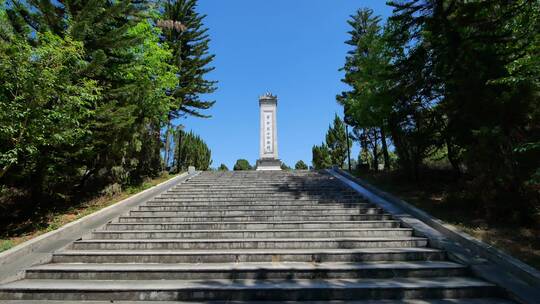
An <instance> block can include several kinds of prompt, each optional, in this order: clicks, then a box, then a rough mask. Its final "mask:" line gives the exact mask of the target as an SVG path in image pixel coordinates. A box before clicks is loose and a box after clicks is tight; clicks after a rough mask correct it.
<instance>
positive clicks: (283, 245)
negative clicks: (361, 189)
mask: <svg viewBox="0 0 540 304" xmlns="http://www.w3.org/2000/svg"><path fill="white" fill-rule="evenodd" d="M427 243H428V241H427V239H426V238H421V237H369V238H368V237H366V238H311V239H301V238H299V239H293V238H289V239H275V238H274V239H249V240H245V239H193V240H178V239H154V240H142V239H141V240H106V239H99V240H98V239H91V240H79V241H75V242H74V243H73V244H72V245H71V249H74V250H125V249H130V250H176V249H183V250H219V249H223V250H226V249H272V248H280V249H336V248H399V247H425V246H427Z"/></svg>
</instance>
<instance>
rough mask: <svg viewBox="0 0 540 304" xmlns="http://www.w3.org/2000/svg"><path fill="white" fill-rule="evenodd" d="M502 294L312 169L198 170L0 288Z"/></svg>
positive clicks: (302, 295) (112, 296)
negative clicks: (22, 276)
mask: <svg viewBox="0 0 540 304" xmlns="http://www.w3.org/2000/svg"><path fill="white" fill-rule="evenodd" d="M502 295H503V294H502V291H501V290H500V289H499V288H498V287H496V286H494V285H492V284H490V283H488V282H485V281H482V280H479V279H476V278H474V277H472V275H471V274H470V273H469V270H468V269H467V267H465V266H463V265H460V264H457V263H454V262H451V261H449V260H447V259H446V254H445V252H442V251H440V250H437V249H433V248H430V247H429V241H428V240H427V239H426V238H423V237H422V236H418V235H416V234H415V233H414V231H413V230H412V229H409V228H406V227H402V225H401V224H400V223H399V222H398V221H396V220H394V219H393V218H392V216H391V215H389V214H386V213H385V212H384V210H381V209H380V208H378V207H377V206H374V205H371V204H369V203H367V202H366V201H364V200H362V198H361V197H360V196H359V195H358V194H357V193H356V192H353V191H352V190H350V189H349V188H347V187H346V186H345V185H344V184H342V183H340V182H339V181H338V180H337V179H335V178H334V177H332V176H331V175H329V174H327V173H322V172H308V171H297V172H282V171H277V172H276V171H272V172H271V171H266V172H261V171H244V172H203V173H201V174H199V175H197V176H195V177H194V178H192V179H190V180H189V181H187V182H185V183H182V184H180V185H177V186H175V187H173V188H172V189H170V190H169V191H167V192H166V193H163V194H161V195H159V196H158V197H156V198H154V199H152V200H151V201H148V202H146V203H144V204H143V205H142V206H140V207H138V208H137V209H136V210H132V211H130V212H129V214H125V215H124V216H121V217H119V218H118V219H116V220H114V221H112V222H110V223H108V224H107V225H106V226H104V227H102V229H100V230H97V231H93V232H91V233H89V234H88V235H87V236H86V237H84V238H83V239H81V240H78V241H75V242H74V243H72V244H71V245H70V246H69V247H68V248H65V249H64V250H62V251H59V252H56V253H55V254H54V255H53V259H52V262H51V263H49V264H45V265H39V266H34V267H31V268H29V269H27V270H26V273H25V278H24V279H23V280H19V281H15V282H11V283H8V284H5V285H2V286H0V300H3V301H0V302H5V303H33V302H34V301H36V302H37V303H41V302H42V301H43V300H46V301H49V300H57V301H59V302H58V303H73V302H78V301H92V302H91V303H113V302H114V303H143V302H146V301H171V302H175V303H178V302H180V301H185V302H209V301H218V302H220V301H224V302H229V303H231V301H233V302H234V301H309V302H310V303H312V302H313V301H332V302H339V303H344V302H345V303H348V302H349V301H354V303H454V304H455V303H478V304H480V303H498V304H502V303H510V302H509V301H507V300H503V299H501V298H499V297H501V296H502ZM405 299H410V300H405ZM17 300H18V301H17ZM374 300H385V301H374ZM122 301H126V302H122ZM88 303H90V302H88Z"/></svg>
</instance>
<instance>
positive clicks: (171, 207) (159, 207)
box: [138, 202, 374, 211]
mask: <svg viewBox="0 0 540 304" xmlns="http://www.w3.org/2000/svg"><path fill="white" fill-rule="evenodd" d="M368 207H374V206H373V205H372V204H366V203H352V204H338V203H332V204H324V205H323V204H316V203H308V204H299V203H296V204H279V205H269V204H268V203H260V204H251V203H228V204H214V203H212V204H208V203H203V204H194V203H191V204H179V203H166V202H162V203H160V204H157V203H153V204H148V203H146V204H145V205H142V206H140V207H139V208H138V210H139V211H189V210H201V209H206V210H212V209H219V210H222V209H249V210H274V209H308V208H311V209H326V210H327V209H351V208H368Z"/></svg>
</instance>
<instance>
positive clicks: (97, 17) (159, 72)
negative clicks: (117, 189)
mask: <svg viewBox="0 0 540 304" xmlns="http://www.w3.org/2000/svg"><path fill="white" fill-rule="evenodd" d="M6 7H7V9H6V15H7V19H8V21H9V23H10V24H11V26H12V28H13V29H14V31H13V32H14V33H15V35H16V36H18V37H21V38H22V39H27V40H28V41H30V43H31V44H32V45H35V44H39V41H38V39H40V35H35V34H34V33H35V32H37V33H46V32H52V33H54V34H56V35H58V36H60V37H62V38H64V37H72V39H73V40H74V41H78V42H81V43H82V47H83V56H84V58H83V59H84V60H85V61H86V62H87V64H86V65H85V69H83V70H81V71H80V76H81V77H82V78H87V79H90V80H93V81H95V82H97V84H98V86H99V89H100V98H99V99H98V100H97V101H96V102H95V103H94V104H93V107H92V108H91V110H92V111H93V113H94V114H93V115H92V116H90V117H88V118H87V120H86V121H85V122H84V123H85V124H86V125H87V126H88V128H89V130H90V134H91V136H87V137H85V141H84V142H83V143H81V146H80V147H78V150H79V151H81V153H80V154H79V155H78V156H77V157H71V158H70V160H69V161H70V162H71V166H72V167H73V168H79V169H80V170H79V171H80V172H82V176H81V177H80V178H81V181H80V182H78V183H76V184H78V185H79V187H84V186H85V185H86V183H87V182H88V181H89V180H92V181H93V182H94V184H97V185H99V184H106V183H110V182H116V183H123V184H124V183H129V182H134V181H137V180H140V179H141V178H142V177H143V176H148V175H155V174H157V173H158V172H159V171H161V169H162V164H161V160H160V146H161V142H160V130H161V125H162V124H163V121H164V119H165V118H166V114H167V112H168V111H169V110H170V108H171V104H172V99H171V98H169V97H168V95H167V94H166V93H167V92H169V91H170V90H171V89H172V88H173V87H174V85H175V84H176V82H175V81H174V82H172V81H173V80H176V74H177V69H176V68H175V67H174V66H172V65H169V64H168V63H167V62H168V61H169V60H170V58H172V56H171V52H170V51H169V50H168V49H167V48H166V47H165V46H164V45H163V44H160V43H159V40H158V36H159V29H156V28H154V27H152V26H151V23H150V21H149V19H148V18H147V17H148V16H149V15H151V14H153V12H152V11H149V10H147V9H146V6H144V5H141V4H140V3H139V2H134V1H90V2H80V1H75V2H73V1H68V2H65V3H64V2H62V3H60V2H58V1H40V2H39V3H38V2H35V1H27V2H19V1H8V4H7V5H6ZM143 143H144V144H143ZM38 171H39V170H38ZM112 171H115V172H122V173H121V174H112ZM116 177H121V179H120V180H117V179H116Z"/></svg>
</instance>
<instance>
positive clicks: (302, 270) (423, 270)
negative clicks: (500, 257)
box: [25, 261, 468, 280]
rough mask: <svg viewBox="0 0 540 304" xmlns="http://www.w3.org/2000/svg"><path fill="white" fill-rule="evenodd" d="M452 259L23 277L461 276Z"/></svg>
mask: <svg viewBox="0 0 540 304" xmlns="http://www.w3.org/2000/svg"><path fill="white" fill-rule="evenodd" d="M467 273H468V272H467V269H466V267H464V266H462V265H459V264H456V263H452V262H439V261H437V262H430V261H417V262H414V261H413V262H385V263H381V262H379V263H306V262H285V263H271V262H270V263H268V262H267V263H213V264H165V263H163V264H73V263H71V264H66V263H62V264H46V265H40V266H34V267H32V268H30V269H27V270H26V275H25V278H26V279H54V280H160V279H167V280H214V279H229V280H245V279H259V280H264V279H272V280H275V279H280V280H284V279H288V280H297V279H350V278H357V279H360V278H393V277H396V276H399V277H436V276H464V275H467Z"/></svg>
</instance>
